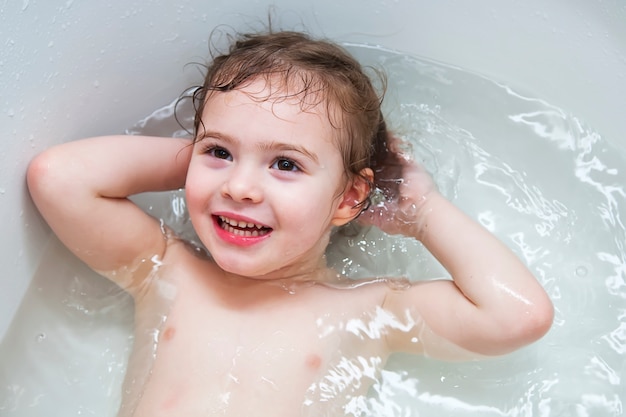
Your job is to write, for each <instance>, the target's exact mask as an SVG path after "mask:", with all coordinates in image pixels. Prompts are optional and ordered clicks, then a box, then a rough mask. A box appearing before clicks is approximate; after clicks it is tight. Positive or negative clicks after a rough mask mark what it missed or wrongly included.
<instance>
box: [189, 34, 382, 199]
mask: <svg viewBox="0 0 626 417" xmlns="http://www.w3.org/2000/svg"><path fill="white" fill-rule="evenodd" d="M374 72H375V74H376V75H377V76H378V77H379V79H380V81H381V90H382V91H381V93H379V92H377V91H376V89H375V88H374V86H373V83H372V81H371V79H370V78H369V77H368V75H367V74H366V73H365V71H364V69H363V67H362V66H361V64H360V63H359V62H358V61H357V60H356V59H355V58H353V57H352V56H351V55H350V54H349V53H348V52H347V51H345V50H344V49H343V48H342V47H340V46H338V45H337V44H335V43H332V42H329V41H325V40H317V39H313V38H311V37H310V36H308V35H306V34H304V33H300V32H290V31H280V32H271V31H270V32H268V33H261V34H242V35H238V36H236V37H235V39H234V40H233V41H232V42H231V44H230V48H229V50H228V51H226V52H225V53H222V54H216V55H215V56H213V60H212V62H211V63H210V64H209V65H208V67H207V72H206V76H205V80H204V84H203V85H202V87H198V88H197V89H196V90H195V91H194V93H193V102H194V107H195V110H196V111H195V118H194V136H195V137H196V138H197V137H198V135H199V134H201V131H200V129H201V128H203V125H202V113H203V110H204V106H205V104H206V100H207V99H208V98H209V97H210V96H211V94H214V93H216V92H227V91H232V90H236V89H238V88H243V87H245V86H246V85H248V84H249V83H251V82H253V81H255V80H258V79H259V77H262V78H265V80H266V81H267V82H268V83H270V86H271V91H272V93H270V94H271V95H272V97H261V98H259V99H260V100H267V99H270V98H271V99H273V100H277V99H278V100H280V99H287V98H292V97H296V98H298V99H299V100H300V105H301V106H302V108H303V110H306V109H307V108H311V107H314V106H316V105H318V104H325V105H326V113H327V115H328V117H329V120H330V123H331V124H332V126H333V127H334V128H335V129H336V132H337V135H335V136H336V138H335V142H336V146H337V147H338V149H339V151H340V152H341V154H342V157H343V162H344V168H345V173H346V175H347V177H348V179H351V178H354V177H355V176H360V175H361V174H360V173H361V170H363V169H364V168H368V167H369V168H373V167H374V166H375V165H376V161H374V156H375V155H376V154H377V153H378V151H380V150H381V149H385V148H386V140H387V134H388V133H387V128H386V125H385V121H384V119H383V116H382V112H381V103H382V97H383V92H384V89H385V85H386V82H385V78H384V76H383V75H382V74H381V73H380V72H378V71H374ZM276 94H280V95H279V96H276ZM372 188H373V185H372V184H370V191H371V189H372ZM368 203H369V199H368V200H366V201H363V202H360V203H359V204H358V205H357V206H359V207H361V208H366V207H367V205H368Z"/></svg>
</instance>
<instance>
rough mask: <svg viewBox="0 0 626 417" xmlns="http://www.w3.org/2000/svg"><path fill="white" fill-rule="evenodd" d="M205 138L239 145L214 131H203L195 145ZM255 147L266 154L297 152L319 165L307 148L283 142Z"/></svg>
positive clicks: (262, 143) (264, 143)
mask: <svg viewBox="0 0 626 417" xmlns="http://www.w3.org/2000/svg"><path fill="white" fill-rule="evenodd" d="M207 138H215V139H219V140H221V141H224V142H226V143H229V144H233V145H236V144H239V143H240V141H239V140H237V139H235V138H234V137H232V136H230V135H228V134H225V133H221V132H214V131H205V132H204V134H203V135H202V136H200V137H198V138H197V139H196V143H198V142H201V141H203V140H205V139H207ZM256 146H257V148H258V149H259V151H263V152H266V151H274V152H288V151H291V152H298V153H301V154H303V155H304V156H306V157H308V158H309V159H311V160H313V161H314V162H315V163H319V158H318V157H317V155H316V154H315V153H314V152H311V151H309V150H308V149H307V148H305V147H303V146H299V145H297V144H293V143H283V142H269V143H266V142H261V143H258V144H257V145H256Z"/></svg>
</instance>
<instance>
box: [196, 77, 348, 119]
mask: <svg viewBox="0 0 626 417" xmlns="http://www.w3.org/2000/svg"><path fill="white" fill-rule="evenodd" d="M305 81H306V80H302V79H298V78H296V77H291V78H289V79H284V78H281V77H280V76H279V75H273V76H267V75H266V76H261V75H259V76H258V77H255V78H253V79H250V80H248V81H246V82H245V83H242V84H241V85H239V86H237V87H236V88H234V89H233V90H229V91H215V90H214V91H212V92H211V93H210V94H207V97H206V103H207V104H208V103H209V102H210V101H211V100H213V99H215V98H217V97H220V98H221V99H222V100H224V102H225V103H227V104H230V105H233V106H235V105H237V104H243V103H245V102H248V103H249V102H250V101H252V102H254V103H258V104H260V105H262V106H263V107H266V108H268V109H271V110H272V111H277V109H281V111H283V112H284V111H285V109H292V112H295V113H308V114H314V115H317V116H320V117H321V120H322V122H323V123H324V124H329V125H330V126H331V127H333V128H334V129H337V128H339V127H340V125H341V117H340V113H339V112H338V111H337V106H335V105H333V103H332V102H331V101H330V99H329V97H328V95H327V94H326V91H325V88H323V87H321V86H318V85H314V84H312V83H309V84H306V83H305ZM278 104H280V105H279V106H277V105H278ZM209 107H210V106H209ZM276 116H277V117H281V115H280V114H279V113H277V114H276Z"/></svg>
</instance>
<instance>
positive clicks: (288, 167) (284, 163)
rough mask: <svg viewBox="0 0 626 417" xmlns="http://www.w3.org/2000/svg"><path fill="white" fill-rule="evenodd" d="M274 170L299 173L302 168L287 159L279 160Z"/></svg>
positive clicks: (273, 166) (274, 165)
mask: <svg viewBox="0 0 626 417" xmlns="http://www.w3.org/2000/svg"><path fill="white" fill-rule="evenodd" d="M272 168H273V169H277V170H279V171H299V170H300V168H299V167H298V165H297V164H296V163H295V162H294V161H292V160H290V159H285V158H279V159H277V160H276V162H274V163H273V164H272Z"/></svg>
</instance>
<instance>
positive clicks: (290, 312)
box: [138, 285, 385, 416]
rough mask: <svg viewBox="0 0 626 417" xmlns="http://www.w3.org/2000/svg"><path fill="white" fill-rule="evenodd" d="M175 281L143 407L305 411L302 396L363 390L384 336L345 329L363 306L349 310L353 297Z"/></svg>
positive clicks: (341, 395) (313, 399)
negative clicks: (147, 401)
mask: <svg viewBox="0 0 626 417" xmlns="http://www.w3.org/2000/svg"><path fill="white" fill-rule="evenodd" d="M177 291H178V293H177V294H176V297H175V298H174V299H173V300H172V301H171V305H170V306H169V310H168V312H167V314H166V315H164V316H163V320H162V322H161V324H160V328H159V329H158V332H157V333H156V341H157V344H156V351H155V352H156V356H155V358H156V359H155V360H154V363H153V367H152V370H151V377H150V379H149V383H148V385H147V386H146V391H145V394H144V397H145V398H153V399H155V400H152V401H151V402H150V410H149V413H151V415H154V416H156V415H158V411H159V410H162V411H164V412H165V411H168V412H170V413H171V412H173V411H176V412H177V413H178V414H179V415H183V414H184V415H189V416H193V415H207V413H209V414H211V413H214V414H221V415H249V413H250V412H254V414H255V415H259V412H258V410H267V412H268V415H273V416H280V415H288V416H295V415H307V413H306V412H305V411H304V410H303V407H304V408H306V404H315V406H316V407H317V406H318V405H319V403H320V401H322V400H323V401H326V402H327V403H328V402H329V400H332V401H331V402H333V403H334V402H336V401H335V399H345V398H346V397H347V396H351V395H354V394H355V393H357V392H362V391H364V390H365V389H366V388H367V386H368V385H369V383H371V380H368V381H364V379H368V378H369V379H371V376H372V375H375V374H377V371H378V370H379V369H380V368H381V367H382V365H383V364H384V360H385V357H384V354H383V353H382V352H383V345H384V340H382V339H381V338H372V337H364V335H363V334H362V333H360V332H358V331H355V330H354V328H353V327H354V325H355V321H358V320H359V317H364V318H367V317H369V315H368V314H367V312H364V311H355V309H359V308H362V307H358V306H353V305H352V304H351V303H349V302H346V301H345V298H343V297H345V296H346V294H341V296H337V295H333V293H332V291H330V290H328V289H324V288H302V289H301V291H300V292H298V291H296V292H295V293H290V292H288V291H286V290H283V289H280V288H278V290H276V288H274V289H272V288H269V289H268V288H263V287H260V288H256V289H251V288H243V289H239V290H238V291H233V292H230V291H226V292H224V291H223V289H222V290H218V291H216V290H215V289H214V288H213V289H212V288H210V287H209V288H206V287H194V286H193V285H188V286H185V285H182V286H180V287H179V288H177ZM357 304H359V303H357ZM351 326H352V327H351ZM366 326H367V324H364V325H363V327H366ZM356 327H359V326H358V325H357V326H356ZM144 405H145V404H144ZM329 405H330V403H329ZM154 407H157V408H156V409H155V408H154ZM316 412H317V411H316ZM181 413H182V414H181ZM138 415H140V414H138Z"/></svg>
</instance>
